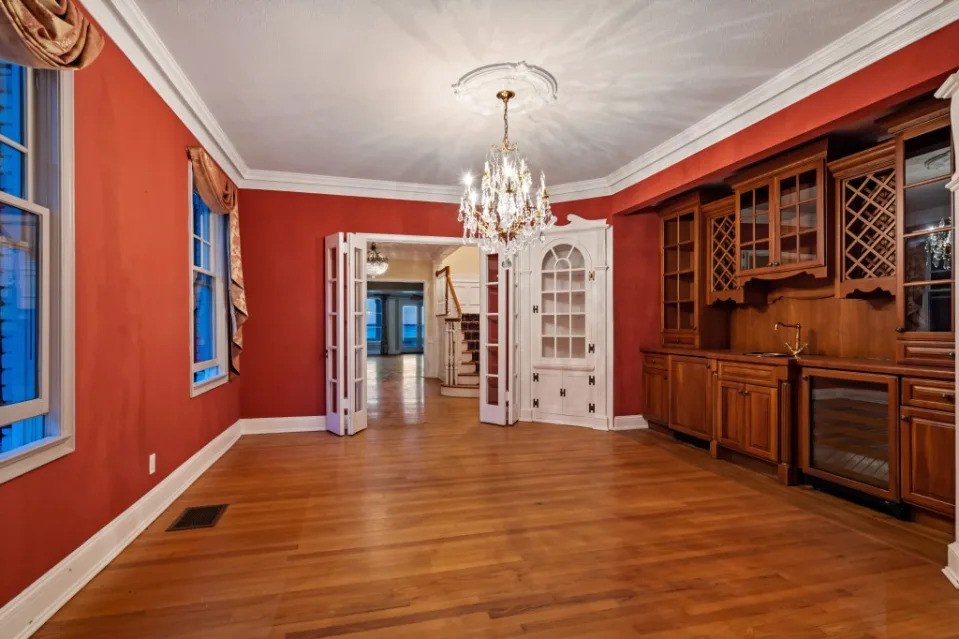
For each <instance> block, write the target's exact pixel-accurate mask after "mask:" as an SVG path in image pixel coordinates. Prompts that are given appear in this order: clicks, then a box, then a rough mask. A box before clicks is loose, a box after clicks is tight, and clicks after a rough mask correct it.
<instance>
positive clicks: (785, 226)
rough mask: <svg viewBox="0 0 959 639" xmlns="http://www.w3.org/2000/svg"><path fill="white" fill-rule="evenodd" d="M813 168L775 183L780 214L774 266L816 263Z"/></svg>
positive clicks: (816, 212) (816, 193)
mask: <svg viewBox="0 0 959 639" xmlns="http://www.w3.org/2000/svg"><path fill="white" fill-rule="evenodd" d="M818 177H819V176H818V171H817V169H816V168H810V169H808V170H804V171H801V172H800V173H797V174H796V175H790V176H788V177H785V178H779V179H778V180H777V185H778V192H779V207H778V208H779V213H778V219H777V220H776V222H777V224H778V227H777V228H778V233H777V239H776V241H777V249H778V251H777V255H778V256H779V257H778V258H777V259H776V266H789V265H791V264H802V263H804V262H815V261H817V260H818V259H819V255H818V247H819V197H820V194H819V188H818V184H819V179H818Z"/></svg>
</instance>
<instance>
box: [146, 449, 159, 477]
mask: <svg viewBox="0 0 959 639" xmlns="http://www.w3.org/2000/svg"><path fill="white" fill-rule="evenodd" d="M148 465H149V467H150V468H149V472H150V474H151V475H152V474H153V473H155V472H156V471H157V454H156V453H150V459H149V462H148Z"/></svg>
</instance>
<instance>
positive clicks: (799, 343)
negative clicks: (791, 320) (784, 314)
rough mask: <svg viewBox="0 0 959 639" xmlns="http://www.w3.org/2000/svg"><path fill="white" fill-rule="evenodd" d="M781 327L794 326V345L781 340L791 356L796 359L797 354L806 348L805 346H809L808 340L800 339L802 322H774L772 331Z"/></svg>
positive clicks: (797, 357)
mask: <svg viewBox="0 0 959 639" xmlns="http://www.w3.org/2000/svg"><path fill="white" fill-rule="evenodd" d="M780 326H782V327H783V328H795V329H796V345H795V346H793V345H792V344H790V343H789V342H783V343H784V344H785V345H786V348H787V349H788V350H789V352H790V353H792V356H793V357H795V358H796V359H799V354H800V353H802V352H803V351H804V350H806V347H807V346H809V342H803V341H802V324H800V323H799V322H796V323H795V324H787V323H786V322H776V325H775V326H773V330H774V331H778V330H779V327H780Z"/></svg>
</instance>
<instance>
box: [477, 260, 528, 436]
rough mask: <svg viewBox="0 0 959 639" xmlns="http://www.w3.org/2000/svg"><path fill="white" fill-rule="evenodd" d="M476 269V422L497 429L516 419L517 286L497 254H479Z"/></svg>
mask: <svg viewBox="0 0 959 639" xmlns="http://www.w3.org/2000/svg"><path fill="white" fill-rule="evenodd" d="M482 259H483V262H482V264H481V267H480V421H481V422H486V423H488V424H497V425H500V426H510V425H512V424H515V423H516V422H517V420H518V418H519V385H518V383H517V382H518V378H517V361H518V357H519V344H518V342H517V340H516V329H517V327H518V326H519V321H518V319H519V318H518V314H517V304H516V294H517V290H518V287H517V285H516V277H515V276H514V274H513V272H512V269H511V268H506V267H504V266H503V264H502V260H501V259H500V256H499V255H496V254H490V255H483V257H482Z"/></svg>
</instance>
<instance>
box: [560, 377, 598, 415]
mask: <svg viewBox="0 0 959 639" xmlns="http://www.w3.org/2000/svg"><path fill="white" fill-rule="evenodd" d="M591 378H592V380H593V383H592V384H590V379H591ZM602 383H603V380H602V378H601V376H600V375H597V374H596V373H595V372H585V371H564V372H563V389H565V391H566V394H565V396H564V397H563V414H564V415H581V416H586V417H589V416H599V415H604V414H605V413H606V411H605V404H606V401H605V400H606V387H605V386H601V384H602ZM591 404H592V406H593V412H592V413H591V412H589V407H590V405H591Z"/></svg>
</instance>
